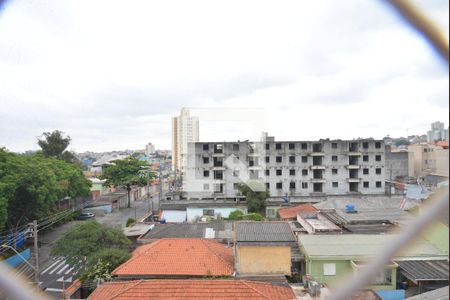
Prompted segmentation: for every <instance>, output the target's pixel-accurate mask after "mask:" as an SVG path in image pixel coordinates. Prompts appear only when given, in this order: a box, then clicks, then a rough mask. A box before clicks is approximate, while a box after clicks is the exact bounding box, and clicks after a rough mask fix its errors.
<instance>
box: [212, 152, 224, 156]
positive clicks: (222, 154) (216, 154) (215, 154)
mask: <svg viewBox="0 0 450 300" xmlns="http://www.w3.org/2000/svg"><path fill="white" fill-rule="evenodd" d="M212 156H213V157H225V154H224V153H223V152H214V153H213V154H212Z"/></svg>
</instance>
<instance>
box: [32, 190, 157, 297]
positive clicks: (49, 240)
mask: <svg viewBox="0 0 450 300" xmlns="http://www.w3.org/2000/svg"><path fill="white" fill-rule="evenodd" d="M157 197H158V196H154V197H152V198H151V199H150V201H147V200H140V201H136V202H135V206H133V204H132V207H130V208H121V209H120V210H119V211H116V212H113V213H110V214H105V215H104V216H96V217H95V218H94V219H93V220H96V221H97V222H99V223H102V224H106V225H109V226H111V227H116V228H119V227H120V228H122V227H125V224H126V222H127V220H128V218H133V219H134V218H135V216H136V217H137V219H138V220H139V219H140V218H142V217H144V216H145V215H146V214H147V212H148V208H149V207H151V205H152V204H151V203H152V200H156V199H157ZM79 222H84V221H71V222H69V223H66V224H63V225H60V226H58V227H55V228H53V229H52V230H51V231H48V232H46V233H45V234H41V235H40V236H39V241H40V243H41V246H40V248H39V265H40V270H41V272H40V276H39V281H40V285H41V287H42V288H43V289H44V290H45V291H46V292H47V293H48V295H49V296H51V297H54V298H60V297H61V296H62V292H63V289H64V288H67V287H68V286H69V285H70V284H72V282H73V281H74V280H75V279H77V278H78V277H79V275H80V273H81V272H80V270H79V269H76V268H73V267H70V266H69V265H68V264H67V263H66V261H65V258H64V257H51V256H50V250H51V247H52V246H53V244H54V242H55V241H56V240H57V239H58V238H59V237H61V236H62V235H63V234H64V233H65V232H66V231H67V230H69V229H70V228H71V227H72V226H73V225H74V224H76V223H79Z"/></svg>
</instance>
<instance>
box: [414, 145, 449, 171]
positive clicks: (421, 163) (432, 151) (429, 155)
mask: <svg viewBox="0 0 450 300" xmlns="http://www.w3.org/2000/svg"><path fill="white" fill-rule="evenodd" d="M408 152H410V155H411V157H412V161H413V173H414V175H413V176H415V177H421V176H425V175H428V174H433V175H439V176H445V177H448V176H449V166H448V163H449V160H448V158H449V152H448V149H443V148H442V147H440V146H435V145H430V144H425V143H424V144H417V145H410V146H409V147H408Z"/></svg>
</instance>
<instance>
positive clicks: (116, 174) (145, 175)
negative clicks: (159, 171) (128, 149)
mask: <svg viewBox="0 0 450 300" xmlns="http://www.w3.org/2000/svg"><path fill="white" fill-rule="evenodd" d="M113 163H114V164H113V165H110V166H107V167H105V169H104V170H103V174H102V175H101V176H100V178H101V179H106V184H107V185H109V186H116V187H118V186H122V187H125V186H126V185H127V184H130V185H139V186H144V185H146V184H147V183H148V181H149V180H150V179H152V178H153V177H154V176H155V175H154V174H153V173H152V172H144V171H145V170H146V169H145V168H146V167H147V164H146V163H145V162H143V161H140V160H138V159H136V158H134V157H127V158H125V159H119V160H115V161H113Z"/></svg>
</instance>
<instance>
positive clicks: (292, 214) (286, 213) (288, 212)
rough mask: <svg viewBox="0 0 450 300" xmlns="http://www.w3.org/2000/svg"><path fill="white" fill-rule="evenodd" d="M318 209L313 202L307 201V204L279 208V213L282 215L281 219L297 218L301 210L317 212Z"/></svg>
mask: <svg viewBox="0 0 450 300" xmlns="http://www.w3.org/2000/svg"><path fill="white" fill-rule="evenodd" d="M316 211H317V209H316V208H315V207H314V206H313V205H312V204H311V203H306V204H300V205H297V206H294V207H289V208H282V209H280V210H278V214H279V215H280V218H281V219H296V218H297V214H298V213H300V212H306V213H309V212H316Z"/></svg>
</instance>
